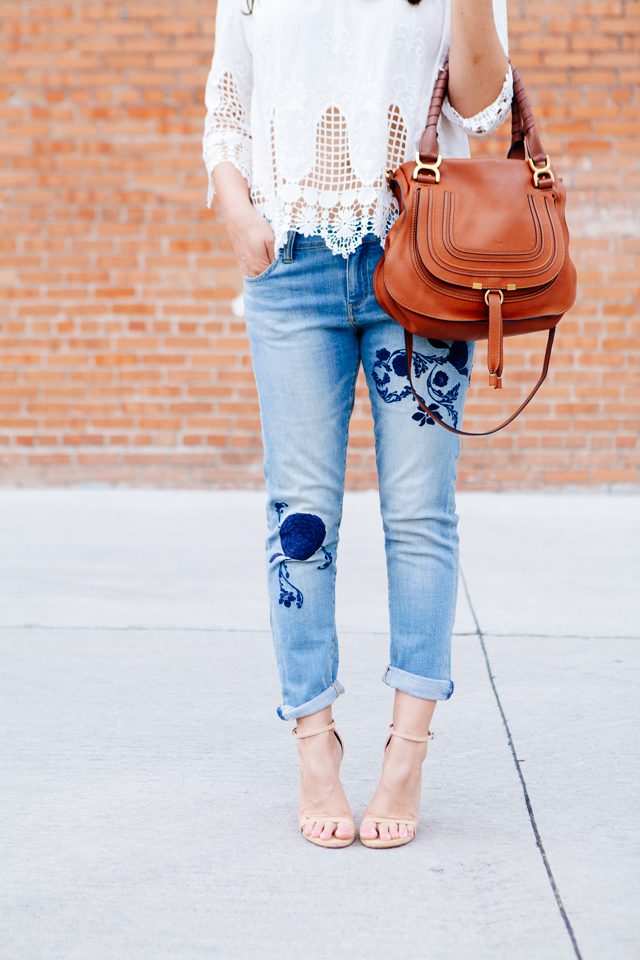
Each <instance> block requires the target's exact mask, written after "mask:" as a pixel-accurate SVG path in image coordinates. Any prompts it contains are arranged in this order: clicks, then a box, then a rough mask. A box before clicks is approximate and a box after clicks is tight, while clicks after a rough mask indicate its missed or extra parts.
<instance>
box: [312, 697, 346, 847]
mask: <svg viewBox="0 0 640 960" xmlns="http://www.w3.org/2000/svg"><path fill="white" fill-rule="evenodd" d="M327 711H330V708H327ZM324 713H325V711H324V710H323V711H321V712H320V713H316V714H313V715H312V716H311V717H301V718H300V719H299V720H298V732H299V733H308V732H309V731H311V730H313V729H314V728H317V727H324V726H326V725H327V724H329V723H331V714H330V712H329V715H328V718H327V717H324V716H323V714H324ZM298 753H299V755H300V807H299V816H300V818H301V819H302V818H305V817H309V818H310V819H309V820H308V822H307V823H306V824H305V826H304V829H303V833H304V834H305V836H307V837H314V838H320V839H321V840H331V838H332V837H335V838H336V839H337V840H349V839H350V838H352V837H354V835H355V832H354V829H353V827H352V825H351V824H352V821H353V815H352V813H351V809H350V807H349V803H348V801H347V798H346V796H345V792H344V789H343V787H342V784H341V783H340V761H341V760H342V748H341V746H340V743H339V741H338V738H337V737H336V736H335V734H334V733H333V731H332V730H329V731H327V732H326V733H318V734H316V736H313V737H305V738H304V739H302V740H298ZM329 812H331V814H332V816H333V817H334V818H335V819H334V820H325V819H324V818H320V819H318V820H315V819H314V815H315V814H316V813H317V814H324V815H326V814H327V813H329Z"/></svg>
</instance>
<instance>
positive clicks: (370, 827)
mask: <svg viewBox="0 0 640 960" xmlns="http://www.w3.org/2000/svg"><path fill="white" fill-rule="evenodd" d="M360 836H361V837H364V839H365V840H375V839H376V837H377V836H378V831H377V830H376V826H375V824H374V823H368V824H367V826H366V827H360Z"/></svg>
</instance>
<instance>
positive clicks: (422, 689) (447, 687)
mask: <svg viewBox="0 0 640 960" xmlns="http://www.w3.org/2000/svg"><path fill="white" fill-rule="evenodd" d="M382 679H383V680H384V682H385V683H386V684H387V686H389V687H395V689H396V690H402V691H403V692H404V693H409V694H411V696H412V697H420V699H421V700H448V699H449V697H450V696H451V694H452V693H453V680H431V679H430V678H429V677H419V676H418V675H417V674H415V673H407V671H406V670H399V669H398V667H391V666H389V667H387V669H386V670H385V672H384V676H383V678H382Z"/></svg>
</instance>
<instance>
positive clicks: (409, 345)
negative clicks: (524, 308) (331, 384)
mask: <svg viewBox="0 0 640 960" xmlns="http://www.w3.org/2000/svg"><path fill="white" fill-rule="evenodd" d="M555 335H556V328H555V327H551V329H550V330H549V336H548V338H547V349H546V350H545V352H544V360H543V361H542V373H541V374H540V379H539V380H538V382H537V383H536V385H535V387H534V388H533V390H532V391H531V393H530V394H529V396H528V397H527V399H526V400H525V401H524V403H521V404H520V406H519V407H518V409H517V410H516V412H515V413H513V414H511V416H510V417H509V419H508V420H505V421H504V423H501V424H500V426H499V427H494V428H493V430H484V431H483V432H482V433H472V432H471V431H469V430H456V428H455V427H450V426H449V424H448V423H444V422H443V421H442V420H441V419H440V418H439V417H438V416H437V415H436V414H435V413H434V411H433V410H429V408H428V407H426V406H425V404H424V401H423V400H421V399H420V397H419V396H418V394H417V393H416V388H415V387H414V385H413V377H412V376H411V367H412V366H413V334H412V333H409V331H408V330H405V331H404V343H405V347H406V350H407V374H408V376H409V384H410V386H411V391H412V393H413V396H414V399H415V400H416V402H417V404H418V406H419V407H420V409H421V410H423V411H424V412H425V413H426V414H427V416H428V417H431V419H432V420H434V421H435V422H436V423H437V424H438V426H439V427H444V429H445V430H448V431H449V433H456V434H457V435H458V436H459V437H488V436H490V435H491V434H492V433H497V432H498V430H502V428H503V427H508V426H509V424H510V423H512V422H513V421H514V420H515V418H516V417H517V416H519V415H520V414H521V413H522V411H523V410H524V408H525V407H526V406H528V405H529V403H530V402H531V401H532V400H533V398H534V397H535V395H536V393H537V392H538V390H539V389H540V387H541V386H542V384H543V383H544V381H545V380H546V378H547V374H548V372H549V363H550V361H551V349H552V347H553V341H554V339H555Z"/></svg>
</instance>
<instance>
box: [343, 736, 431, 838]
mask: <svg viewBox="0 0 640 960" xmlns="http://www.w3.org/2000/svg"><path fill="white" fill-rule="evenodd" d="M389 730H390V731H391V732H390V734H389V739H388V740H387V742H386V743H385V745H384V748H385V750H386V749H387V747H388V746H389V744H390V743H391V737H399V738H400V739H401V740H413V742H414V743H427V741H428V740H433V738H434V737H435V733H432V732H431V730H430V731H429V733H428V734H427V735H426V737H414V736H412V735H411V734H409V733H396V731H395V730H394V729H393V724H392V723H391V724H390V725H389ZM381 823H398V824H400V823H404V824H406V825H407V827H409V826H411V827H413V833H412V834H411V836H406V837H398V838H397V839H396V840H393V839H390V840H381V839H380V836H379V835H378V836H377V837H375V839H374V838H371V839H369V838H367V837H363V836H362V828H363V827H366V826H368V825H369V824H374V825H375V828H376V830H378V826H379V824H381ZM417 832H418V820H414V819H413V818H411V819H409V820H408V819H407V818H406V817H393V816H390V817H383V818H381V819H375V820H373V819H372V818H371V817H369V818H367V819H366V820H363V821H362V823H361V824H360V843H362V844H363V846H365V847H377V848H383V847H402V846H404V844H406V843H411V841H412V840H413V839H414V837H415V835H416V833H417ZM378 834H379V830H378Z"/></svg>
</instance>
